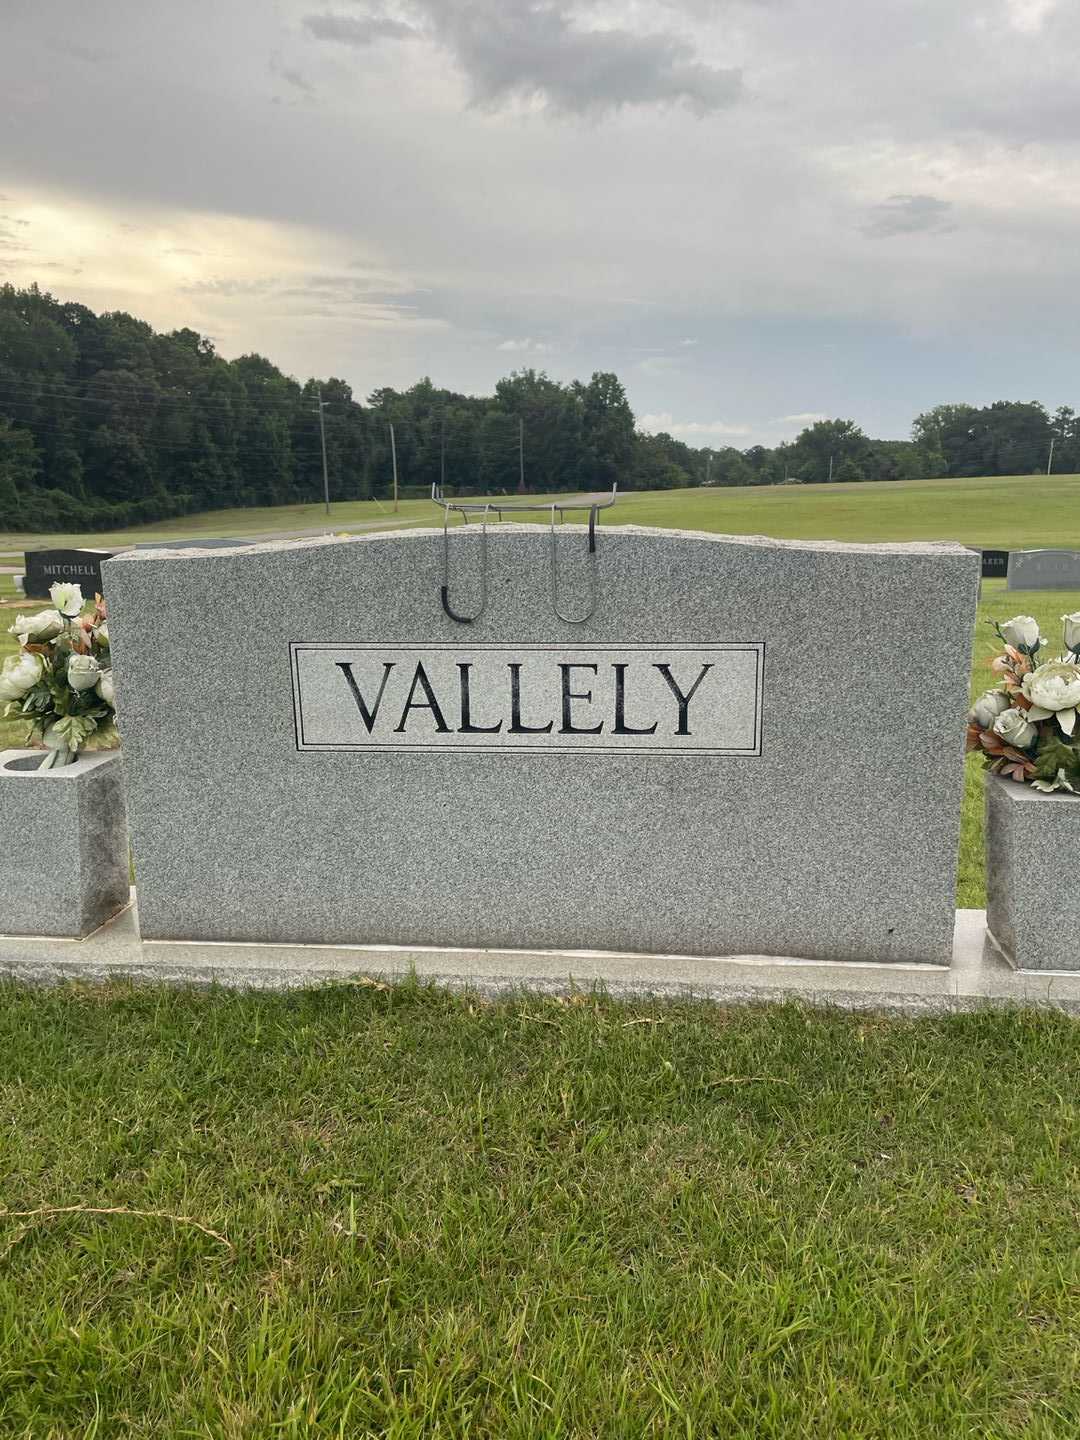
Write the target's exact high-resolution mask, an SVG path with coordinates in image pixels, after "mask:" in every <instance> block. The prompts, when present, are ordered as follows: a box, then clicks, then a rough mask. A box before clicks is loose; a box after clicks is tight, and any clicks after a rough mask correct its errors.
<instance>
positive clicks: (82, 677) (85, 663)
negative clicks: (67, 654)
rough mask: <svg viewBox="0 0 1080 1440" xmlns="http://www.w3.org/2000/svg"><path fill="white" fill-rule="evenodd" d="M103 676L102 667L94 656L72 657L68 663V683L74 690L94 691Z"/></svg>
mask: <svg viewBox="0 0 1080 1440" xmlns="http://www.w3.org/2000/svg"><path fill="white" fill-rule="evenodd" d="M100 675H101V666H100V665H99V664H98V662H97V661H96V660H95V659H94V657H93V655H72V657H71V659H70V660H69V661H68V667H67V682H68V684H69V685H70V686H71V688H72V689H73V690H92V689H93V688H94V686H95V685H96V684H97V682H98V677H99V676H100Z"/></svg>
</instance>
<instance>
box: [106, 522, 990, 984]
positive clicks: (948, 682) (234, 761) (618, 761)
mask: <svg viewBox="0 0 1080 1440" xmlns="http://www.w3.org/2000/svg"><path fill="white" fill-rule="evenodd" d="M551 544H552V539H551V536H550V533H549V531H548V529H547V528H546V527H537V526H526V525H522V526H519V525H500V526H499V527H497V528H496V529H494V530H492V531H491V532H489V534H488V536H487V542H486V551H485V549H484V548H483V547H482V543H481V540H480V536H479V534H478V533H477V532H475V531H473V529H472V527H470V529H469V530H468V531H464V530H463V531H461V532H460V533H459V532H452V534H451V538H450V541H449V545H450V571H449V574H448V575H446V576H444V574H443V570H442V565H443V532H442V531H441V530H439V531H437V532H435V531H430V530H427V531H411V532H408V533H402V532H397V533H389V534H371V535H365V536H362V537H350V538H347V539H323V540H309V541H303V540H301V541H293V542H281V541H278V542H267V543H260V544H256V545H251V546H248V547H246V548H236V549H232V550H215V551H200V550H197V549H186V550H174V551H157V552H148V551H142V552H131V553H128V554H126V555H123V556H119V557H118V558H117V559H115V560H110V561H109V563H108V565H107V566H106V580H107V584H108V587H109V605H110V623H109V629H110V634H111V639H112V656H113V665H114V677H115V682H116V692H117V708H118V717H119V724H120V730H121V735H122V738H123V747H124V770H125V779H126V784H127V798H128V813H129V816H130V826H131V838H132V852H133V857H134V866H135V873H136V878H137V884H138V897H139V923H140V927H141V930H142V934H143V936H144V938H146V939H151V940H154V939H163V940H164V939H200V940H224V941H229V940H235V941H245V940H254V941H262V942H267V943H275V942H280V943H304V942H311V943H319V944H349V943H370V944H411V945H430V946H461V947H467V948H470V947H496V948H530V949H539V948H558V949H564V950H566V949H569V950H577V949H596V950H608V951H636V952H646V953H652V954H691V955H732V954H735V955H739V954H766V955H789V956H804V957H808V958H812V959H838V960H851V961H896V962H912V961H922V962H929V963H932V964H936V965H946V964H948V963H949V959H950V956H951V951H952V936H953V925H954V905H955V878H956V862H957V845H958V836H959V824H960V802H961V795H962V789H963V760H962V754H961V749H962V744H961V740H960V739H959V737H960V735H961V732H962V728H963V727H962V720H963V716H964V712H965V710H966V707H967V703H968V696H967V687H968V675H969V673H970V655H971V643H972V631H973V625H974V618H975V607H976V602H977V592H978V579H979V560H978V556H977V555H976V554H975V553H974V552H972V551H970V550H966V549H964V548H962V547H961V546H959V545H928V544H913V545H841V544H836V543H829V542H825V541H817V542H805V543H804V542H793V541H770V540H763V539H760V538H753V537H741V538H730V537H720V536H715V535H704V534H696V533H689V532H684V531H662V530H645V529H641V528H639V527H635V526H618V527H614V526H613V527H611V528H610V529H608V528H606V527H605V528H604V529H603V530H601V531H600V532H599V534H598V536H597V547H598V548H597V552H596V554H595V556H594V557H593V558H592V560H590V554H589V550H588V541H587V536H586V533H585V532H584V531H583V530H582V529H580V528H578V527H572V526H567V527H564V528H562V529H560V530H559V532H558V550H557V555H558V574H557V589H558V595H557V601H558V608H559V610H561V612H562V614H563V616H581V615H584V614H585V613H586V612H587V610H588V609H589V599H590V594H591V585H590V578H589V577H590V571H589V567H590V565H591V564H592V563H593V562H595V567H596V568H595V576H594V578H595V583H596V597H597V600H596V607H595V610H594V612H593V613H592V615H591V618H589V619H588V620H587V621H585V622H584V623H581V624H574V623H569V622H568V621H567V620H566V619H561V618H559V616H558V615H557V614H556V611H555V606H554V605H553V603H552V594H551V584H552V555H551V549H550V547H551ZM485 555H486V560H484V559H483V557H484V556H485ZM485 581H486V590H485V584H484V582H485ZM442 584H448V586H449V601H450V605H451V608H453V609H454V610H455V611H456V612H457V613H458V614H461V615H468V616H473V615H475V616H476V618H475V619H474V620H473V622H472V623H470V624H456V623H455V622H454V620H453V619H451V618H450V617H449V616H448V615H447V613H446V612H445V611H444V609H443V606H442V604H441V601H440V586H441V585H442ZM485 594H486V604H485V603H484V597H485ZM193 596H197V597H198V603H197V604H193V603H192V597H193ZM178 614H182V615H183V616H184V625H183V643H182V644H178V643H177V632H176V616H177V615H178ZM901 662H902V667H903V671H904V684H903V693H902V694H901V693H900V692H899V691H898V690H897V674H898V671H897V666H898V664H901Z"/></svg>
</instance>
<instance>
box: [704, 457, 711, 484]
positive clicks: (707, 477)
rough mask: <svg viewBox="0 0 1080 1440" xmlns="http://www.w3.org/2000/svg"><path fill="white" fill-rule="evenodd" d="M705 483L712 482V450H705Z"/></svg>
mask: <svg viewBox="0 0 1080 1440" xmlns="http://www.w3.org/2000/svg"><path fill="white" fill-rule="evenodd" d="M705 484H706V485H711V484H712V451H711V450H706V452H705Z"/></svg>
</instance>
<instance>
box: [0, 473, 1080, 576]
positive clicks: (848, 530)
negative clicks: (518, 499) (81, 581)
mask: <svg viewBox="0 0 1080 1440" xmlns="http://www.w3.org/2000/svg"><path fill="white" fill-rule="evenodd" d="M509 498H510V499H513V497H509ZM531 498H534V499H543V498H544V497H531ZM548 498H558V497H548ZM564 498H565V497H564ZM540 518H541V519H542V517H540ZM575 518H579V517H575ZM600 518H601V524H604V525H664V526H673V527H676V528H684V529H688V530H710V531H713V532H714V533H717V534H728V535H775V536H779V537H780V538H782V539H789V540H799V539H807V540H810V539H816V540H866V541H874V540H959V541H961V542H962V543H963V544H965V545H975V546H981V547H982V548H984V549H1002V550H1019V549H1023V548H1025V547H1028V546H1034V545H1063V546H1065V547H1067V548H1069V547H1073V546H1080V475H1053V476H1037V475H1019V476H1007V475H1005V476H993V477H988V478H985V479H973V480H904V481H896V482H894V483H890V484H859V485H780V486H758V487H753V488H749V489H712V490H657V491H627V492H625V493H624V494H622V495H620V496H619V498H618V501H617V502H616V504H615V506H614V507H613V508H612V509H611V510H606V511H604V512H603V513H602V515H601V517H600ZM441 523H442V512H441V511H439V510H438V509H437V508H436V507H435V506H434V505H433V504H432V503H431V501H430V500H402V501H401V504H400V509H399V511H398V513H397V515H396V516H395V514H394V513H393V510H392V507H391V504H390V502H389V501H385V500H357V501H343V502H341V503H335V504H334V505H333V506H332V507H331V515H330V519H329V521H327V518H326V514H325V511H324V508H323V505H322V503H321V502H320V503H318V504H311V505H286V506H281V507H278V508H276V509H268V510H211V511H207V512H205V513H204V514H201V515H188V516H185V517H183V518H182V519H179V520H171V521H168V522H166V523H163V524H158V525H146V526H141V527H135V528H134V529H130V530H121V531H116V532H113V533H109V534H96V535H94V534H64V535H55V534H25V535H24V534H12V533H10V532H8V533H0V556H2V553H4V552H6V553H7V554H9V555H16V554H20V557H21V552H22V551H24V550H31V549H39V548H42V547H44V546H52V545H58V546H64V545H89V546H97V547H100V548H102V549H109V548H113V547H116V546H119V545H126V544H141V543H143V542H145V541H151V540H178V539H186V538H188V537H200V536H201V537H204V538H208V537H219V536H220V537H227V536H255V535H261V536H268V535H271V534H274V533H279V534H280V533H287V532H290V531H293V530H309V529H314V528H321V527H323V526H328V528H330V529H332V530H348V529H349V528H350V527H363V528H364V529H379V528H393V527H394V526H396V525H410V526H411V525H435V524H441Z"/></svg>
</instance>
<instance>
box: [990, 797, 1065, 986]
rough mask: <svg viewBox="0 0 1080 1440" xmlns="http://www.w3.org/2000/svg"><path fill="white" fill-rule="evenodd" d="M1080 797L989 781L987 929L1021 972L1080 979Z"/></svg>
mask: <svg viewBox="0 0 1080 1440" xmlns="http://www.w3.org/2000/svg"><path fill="white" fill-rule="evenodd" d="M1078 865H1080V795H1070V794H1069V793H1068V792H1067V791H1064V790H1059V791H1055V792H1054V793H1053V794H1050V795H1047V794H1042V793H1040V791H1038V790H1035V789H1033V788H1032V786H1030V785H1022V784H1018V783H1017V782H1016V781H1015V780H1008V779H1006V778H1005V777H1004V776H1002V775H993V774H987V776H986V882H987V884H986V888H987V897H986V924H987V929H988V930H989V931H990V934H991V936H992V937H993V939H994V941H995V943H996V944H997V945H998V947H999V949H1000V950H1001V951H1002V953H1003V954H1004V955H1005V957H1006V959H1007V960H1008V961H1009V962H1010V964H1012V965H1014V966H1015V967H1016V968H1017V969H1018V970H1042V971H1052V970H1065V971H1080V885H1078V884H1077V870H1078Z"/></svg>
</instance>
